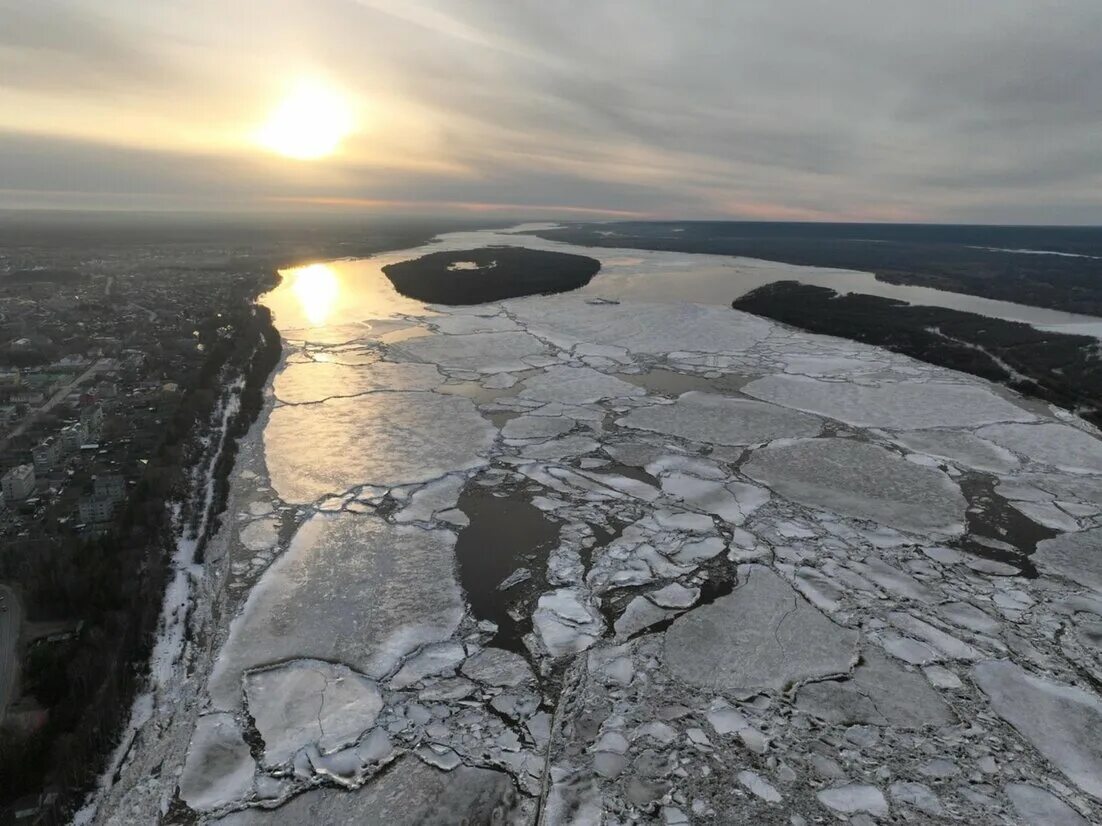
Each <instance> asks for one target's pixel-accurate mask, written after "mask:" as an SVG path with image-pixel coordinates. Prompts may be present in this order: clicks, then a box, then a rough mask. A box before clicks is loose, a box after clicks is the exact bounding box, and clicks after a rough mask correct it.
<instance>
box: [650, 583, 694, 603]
mask: <svg viewBox="0 0 1102 826" xmlns="http://www.w3.org/2000/svg"><path fill="white" fill-rule="evenodd" d="M647 596H648V597H650V599H651V601H652V602H653V603H654V604H655V605H657V606H659V607H661V608H691V607H692V606H693V605H695V604H696V601H697V600H698V599H700V589H699V588H686V587H685V586H684V585H681V584H680V583H678V582H671V583H670V584H669V585H667V586H666V587H665V588H660V589H659V590H657V591H652V592H651V593H649V594H648V595H647Z"/></svg>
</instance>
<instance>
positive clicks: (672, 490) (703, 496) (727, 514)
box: [662, 473, 769, 525]
mask: <svg viewBox="0 0 1102 826" xmlns="http://www.w3.org/2000/svg"><path fill="white" fill-rule="evenodd" d="M662 492H663V493H666V494H668V495H670V496H676V497H677V498H678V499H680V500H681V501H682V502H684V503H685V504H687V505H689V506H690V507H693V508H696V509H698V510H702V511H705V512H707V513H714V514H715V515H716V516H718V517H719V518H720V519H723V520H724V521H726V522H730V523H731V524H732V525H741V524H742V523H743V522H745V521H746V517H748V516H749V515H750V514H751V513H753V512H754V511H756V510H757V509H758V508H760V507H761V506H762V505H764V504H765V503H766V502H768V501H769V491H767V490H764V489H763V488H759V487H756V486H755V485H746V484H741V483H738V482H732V483H731V484H730V485H727V486H726V487H725V486H724V485H723V483H722V482H714V481H712V480H710V479H700V478H698V477H696V476H689V475H688V474H685V473H671V474H669V475H668V476H663V477H662Z"/></svg>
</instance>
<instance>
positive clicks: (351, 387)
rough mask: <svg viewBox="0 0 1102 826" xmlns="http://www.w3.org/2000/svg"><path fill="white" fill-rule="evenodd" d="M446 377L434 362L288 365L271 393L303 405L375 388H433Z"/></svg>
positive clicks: (280, 373)
mask: <svg viewBox="0 0 1102 826" xmlns="http://www.w3.org/2000/svg"><path fill="white" fill-rule="evenodd" d="M443 380H444V377H443V376H441V375H440V371H439V370H437V369H436V367H435V366H434V365H431V364H395V363H393V362H389V361H377V362H374V363H373V364H367V365H363V366H360V367H350V366H348V365H346V364H333V363H331V362H306V363H305V364H288V365H287V366H285V367H284V368H283V369H282V370H281V371H280V372H279V373H277V374H276V377H275V379H274V380H273V383H272V392H274V393H275V397H276V398H277V399H279V400H280V401H281V402H286V403H287V404H302V403H304V402H320V401H321V400H322V399H329V398H334V397H336V396H356V395H359V394H361V393H369V392H371V391H374V390H432V389H433V388H434V387H436V386H437V385H438V384H440V383H441V382H442V381H443Z"/></svg>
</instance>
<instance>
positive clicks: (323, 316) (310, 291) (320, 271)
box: [291, 264, 341, 327]
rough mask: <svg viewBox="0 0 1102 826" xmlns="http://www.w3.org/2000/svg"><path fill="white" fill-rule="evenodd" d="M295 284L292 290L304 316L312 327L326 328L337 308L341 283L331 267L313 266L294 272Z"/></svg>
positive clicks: (323, 265)
mask: <svg viewBox="0 0 1102 826" xmlns="http://www.w3.org/2000/svg"><path fill="white" fill-rule="evenodd" d="M294 274H295V282H294V284H293V285H292V287H291V289H292V290H294V293H295V297H296V298H297V299H298V300H299V304H300V305H301V307H302V314H303V315H304V316H306V320H307V321H309V322H310V324H311V326H314V327H324V326H325V322H326V321H328V320H329V316H330V315H331V314H332V312H333V310H334V309H335V308H336V306H337V299H338V298H339V296H340V291H341V290H340V281H339V280H338V278H337V275H336V273H334V272H333V269H332V268H331V267H327V266H326V265H325V264H311V265H310V266H308V267H300V268H299V269H297V270H294Z"/></svg>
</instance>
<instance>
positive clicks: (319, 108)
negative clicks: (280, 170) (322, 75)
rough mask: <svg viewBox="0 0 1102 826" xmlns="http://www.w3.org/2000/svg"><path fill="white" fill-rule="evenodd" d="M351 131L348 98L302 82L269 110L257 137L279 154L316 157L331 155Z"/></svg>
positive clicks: (350, 109)
mask: <svg viewBox="0 0 1102 826" xmlns="http://www.w3.org/2000/svg"><path fill="white" fill-rule="evenodd" d="M352 130H353V117H352V108H351V106H350V105H349V104H348V101H347V100H345V99H344V98H343V97H341V95H339V94H338V93H337V92H335V91H333V90H332V89H329V88H327V87H325V86H323V85H321V84H318V83H312V82H301V83H299V84H298V85H297V86H296V87H295V88H294V89H293V90H292V91H291V93H290V94H289V95H288V96H287V97H286V98H284V100H283V102H282V103H280V104H279V106H277V107H276V109H275V110H274V111H273V112H272V114H271V115H270V117H269V118H268V121H267V123H265V124H264V126H263V127H262V128H261V130H260V133H259V135H258V137H259V140H260V143H261V144H262V145H264V146H265V147H267V148H268V149H270V150H272V151H273V152H278V153H279V154H280V155H285V156H287V157H288V158H297V159H299V160H316V159H318V158H323V157H325V156H326V155H331V154H333V152H335V151H336V150H337V148H338V147H339V146H340V143H341V141H342V140H343V139H344V138H346V137H347V136H348V135H349V134H350V133H351V132H352Z"/></svg>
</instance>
